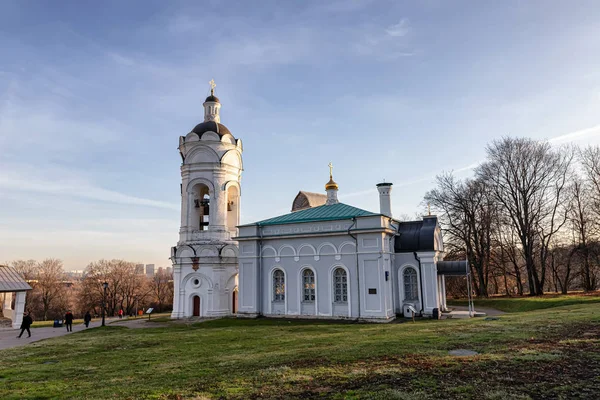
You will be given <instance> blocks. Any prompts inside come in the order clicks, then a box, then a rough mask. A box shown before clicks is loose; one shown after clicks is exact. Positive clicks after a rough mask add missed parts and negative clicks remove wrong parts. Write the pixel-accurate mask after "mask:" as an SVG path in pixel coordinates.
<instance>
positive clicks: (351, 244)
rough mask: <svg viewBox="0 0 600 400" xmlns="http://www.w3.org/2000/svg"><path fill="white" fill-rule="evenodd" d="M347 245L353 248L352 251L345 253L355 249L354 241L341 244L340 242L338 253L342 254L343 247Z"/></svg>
mask: <svg viewBox="0 0 600 400" xmlns="http://www.w3.org/2000/svg"><path fill="white" fill-rule="evenodd" d="M348 246H351V247H352V248H353V250H352V253H346V254H353V253H354V252H355V250H356V243H354V242H343V243H342V244H340V247H339V250H338V253H339V254H344V251H343V250H344V247H348Z"/></svg>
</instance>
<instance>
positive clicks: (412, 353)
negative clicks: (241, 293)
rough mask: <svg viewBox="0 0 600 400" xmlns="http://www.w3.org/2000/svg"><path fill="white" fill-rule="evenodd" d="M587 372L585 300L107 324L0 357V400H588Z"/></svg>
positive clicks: (598, 366) (598, 320)
mask: <svg viewBox="0 0 600 400" xmlns="http://www.w3.org/2000/svg"><path fill="white" fill-rule="evenodd" d="M459 348H462V349H471V350H475V351H477V352H479V353H480V355H478V356H475V357H452V356H449V355H448V351H449V350H452V349H459ZM599 376H600V307H598V305H597V304H592V303H589V304H577V305H572V306H568V307H557V308H553V309H549V310H544V311H543V312H522V313H516V314H506V315H503V316H501V317H500V319H498V320H494V321H486V320H485V319H483V318H473V319H467V320H442V321H433V320H420V321H417V322H416V323H412V322H405V323H391V324H359V323H350V322H339V323H337V322H327V321H301V320H283V319H258V320H243V319H240V320H237V319H221V320H213V321H207V322H204V323H196V324H191V325H186V324H177V323H171V324H168V326H167V327H156V328H147V329H128V328H125V327H120V326H111V325H109V326H107V327H105V328H96V329H89V330H86V331H82V332H76V333H74V334H72V335H68V336H63V337H60V338H54V339H49V340H46V341H42V342H38V343H34V344H32V345H29V346H25V347H19V348H15V349H11V350H3V351H2V353H0V398H1V399H33V398H36V399H43V398H76V399H85V398H89V399H105V398H120V399H127V398H131V399H137V398H148V399H182V398H190V399H192V398H193V399H205V398H211V399H212V398H215V399H221V398H223V399H230V398H232V399H248V398H301V399H305V398H333V399H465V398H466V399H530V398H565V399H567V398H593V396H594V394H597V393H598V392H599V391H600V379H599V378H598V377H599Z"/></svg>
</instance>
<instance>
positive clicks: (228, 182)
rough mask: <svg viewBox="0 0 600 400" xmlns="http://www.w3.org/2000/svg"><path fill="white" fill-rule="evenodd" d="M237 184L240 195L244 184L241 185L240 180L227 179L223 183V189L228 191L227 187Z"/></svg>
mask: <svg viewBox="0 0 600 400" xmlns="http://www.w3.org/2000/svg"><path fill="white" fill-rule="evenodd" d="M232 186H235V187H237V189H238V192H239V194H240V196H241V195H242V185H240V183H239V182H238V181H234V180H230V181H227V182H225V183H224V184H223V186H222V189H223V190H224V191H227V189H229V188H230V187H232Z"/></svg>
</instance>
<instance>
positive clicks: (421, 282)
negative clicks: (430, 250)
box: [413, 251, 425, 316]
mask: <svg viewBox="0 0 600 400" xmlns="http://www.w3.org/2000/svg"><path fill="white" fill-rule="evenodd" d="M413 255H414V256H415V260H417V262H418V263H419V282H420V285H419V286H420V289H421V290H420V292H421V301H420V303H421V316H423V310H424V309H425V298H424V297H423V270H422V269H421V259H420V258H419V257H417V252H416V251H415V252H413Z"/></svg>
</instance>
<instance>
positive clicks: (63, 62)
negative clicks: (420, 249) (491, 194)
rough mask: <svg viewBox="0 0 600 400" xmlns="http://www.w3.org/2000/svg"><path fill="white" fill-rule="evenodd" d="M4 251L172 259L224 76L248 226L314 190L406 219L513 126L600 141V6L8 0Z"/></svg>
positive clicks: (2, 126) (3, 84) (0, 55)
mask: <svg viewBox="0 0 600 400" xmlns="http://www.w3.org/2000/svg"><path fill="white" fill-rule="evenodd" d="M0 49H2V51H0V262H10V261H12V260H16V259H37V260H42V259H44V258H48V257H52V258H59V259H61V260H63V262H64V265H65V268H66V269H67V270H80V269H83V268H84V267H85V266H86V265H87V264H88V263H90V262H92V261H96V260H99V259H102V258H105V259H112V258H120V259H125V260H129V261H134V262H140V263H153V264H156V266H157V267H159V266H168V265H170V261H169V259H168V257H169V255H170V247H171V246H174V245H175V244H176V243H177V240H178V230H179V221H180V216H179V212H180V210H179V208H180V206H179V204H180V192H179V185H180V183H181V179H180V171H179V166H180V163H181V159H180V156H179V153H178V150H177V146H178V140H179V136H182V135H186V134H187V133H188V132H189V131H190V130H191V129H192V128H193V127H194V126H195V125H196V124H197V123H199V122H201V121H202V120H203V108H202V102H203V101H204V98H205V97H206V96H207V95H208V94H209V91H210V89H209V85H208V82H209V81H210V80H211V79H214V80H215V81H216V83H217V87H216V91H215V92H216V95H217V96H218V97H219V98H220V100H221V103H222V108H221V122H222V123H223V124H224V125H226V126H227V127H228V128H229V130H230V131H231V132H232V133H233V135H234V136H235V137H236V138H241V139H242V141H243V144H244V153H243V159H244V172H243V177H242V205H241V208H242V223H249V222H254V221H258V220H261V219H265V218H268V217H273V216H276V215H280V214H285V213H287V212H289V210H290V208H291V204H292V201H293V199H294V197H295V195H296V194H297V192H298V191H299V190H307V191H313V192H324V184H325V183H326V182H327V181H328V179H329V177H328V174H329V168H328V167H327V164H328V163H329V162H332V163H333V165H334V170H333V172H334V179H335V180H336V182H337V183H338V184H339V187H340V190H339V198H340V201H342V202H344V203H347V204H351V205H354V206H356V207H360V208H364V209H367V210H370V211H378V209H379V200H378V195H377V191H376V188H375V185H376V184H377V183H379V182H381V181H383V180H385V181H387V182H392V183H394V186H393V191H392V210H393V212H394V214H395V215H396V216H398V215H400V214H407V215H411V216H415V215H418V214H422V213H423V212H424V206H423V203H422V201H423V196H424V194H425V193H426V192H427V191H428V190H430V189H432V188H433V186H434V179H435V176H436V175H438V174H440V173H442V172H449V171H454V173H455V174H456V175H457V176H459V177H461V178H463V177H468V176H469V175H470V174H472V169H473V167H474V166H475V165H477V163H478V162H480V161H482V160H483V159H484V158H485V148H486V145H488V144H489V143H490V142H491V141H493V140H495V139H499V138H501V137H503V136H515V137H516V136H520V137H523V136H525V137H530V138H533V139H536V140H551V142H552V143H553V144H555V145H560V144H565V143H574V144H579V145H588V144H591V145H597V144H600V112H599V110H600V68H598V66H599V65H600V2H598V1H595V0H593V1H578V2H577V3H576V5H573V3H571V2H567V1H551V0H543V1H542V0H540V1H502V2H498V1H451V2H450V1H444V0H439V1H438V0H423V1H419V2H413V1H398V0H391V1H387V0H381V1H377V0H344V1H342V0H318V1H302V2H299V1H297V2H292V1H262V0H260V1H259V0H257V1H253V2H249V1H244V0H242V1H226V0H222V1H184V2H178V1H169V2H165V1H127V2H123V1H103V2H98V1H88V0H86V1H74V0H73V1H67V0H65V1H61V2H47V1H2V2H0Z"/></svg>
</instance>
